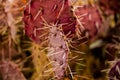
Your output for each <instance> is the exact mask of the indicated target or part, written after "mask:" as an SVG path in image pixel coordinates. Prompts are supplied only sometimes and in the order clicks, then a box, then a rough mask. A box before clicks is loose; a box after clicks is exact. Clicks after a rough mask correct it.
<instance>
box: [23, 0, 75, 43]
mask: <svg viewBox="0 0 120 80" xmlns="http://www.w3.org/2000/svg"><path fill="white" fill-rule="evenodd" d="M48 4H49V5H48ZM23 20H24V22H25V32H26V34H27V35H28V36H29V37H30V38H31V39H32V40H33V41H35V42H37V43H41V42H42V41H44V40H45V39H44V37H45V36H46V35H47V34H46V35H45V34H43V33H46V32H48V30H47V28H44V26H46V25H47V24H51V23H53V24H55V23H58V24H63V26H62V29H63V31H64V33H65V34H68V33H71V34H74V33H75V24H76V21H75V19H74V17H73V14H72V11H71V10H70V6H69V5H68V0H31V2H30V4H29V5H27V7H26V9H25V11H24V18H23ZM46 23H47V24H46ZM40 35H43V36H42V37H40Z"/></svg>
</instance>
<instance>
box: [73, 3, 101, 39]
mask: <svg viewBox="0 0 120 80" xmlns="http://www.w3.org/2000/svg"><path fill="white" fill-rule="evenodd" d="M75 15H76V16H77V17H78V23H77V24H78V25H80V24H79V22H81V24H82V25H83V27H84V31H85V32H88V34H89V37H91V38H93V37H95V36H96V34H97V32H98V31H99V29H100V27H101V23H102V18H101V16H100V13H99V11H98V9H97V8H96V7H92V6H86V5H85V6H82V7H81V6H80V7H78V8H77V9H75ZM80 27H82V26H81V25H80ZM81 31H82V30H81Z"/></svg>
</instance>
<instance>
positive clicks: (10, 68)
mask: <svg viewBox="0 0 120 80" xmlns="http://www.w3.org/2000/svg"><path fill="white" fill-rule="evenodd" d="M0 73H1V75H2V80H26V78H25V77H24V75H23V74H22V72H21V71H20V69H19V68H18V66H17V65H16V64H15V63H13V62H11V61H1V62H0Z"/></svg>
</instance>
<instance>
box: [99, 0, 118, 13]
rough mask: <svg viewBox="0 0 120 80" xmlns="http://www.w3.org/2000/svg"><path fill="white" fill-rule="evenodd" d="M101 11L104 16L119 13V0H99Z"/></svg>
mask: <svg viewBox="0 0 120 80" xmlns="http://www.w3.org/2000/svg"><path fill="white" fill-rule="evenodd" d="M99 3H100V7H101V9H102V10H103V11H104V12H105V13H106V14H108V15H109V14H113V13H118V12H120V9H119V8H120V0H99Z"/></svg>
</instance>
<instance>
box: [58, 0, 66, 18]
mask: <svg viewBox="0 0 120 80" xmlns="http://www.w3.org/2000/svg"><path fill="white" fill-rule="evenodd" d="M64 3H65V1H64V0H63V4H62V7H61V9H60V11H59V13H58V16H57V19H58V18H59V17H60V15H61V13H62V11H63V9H64V6H65V5H64Z"/></svg>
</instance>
